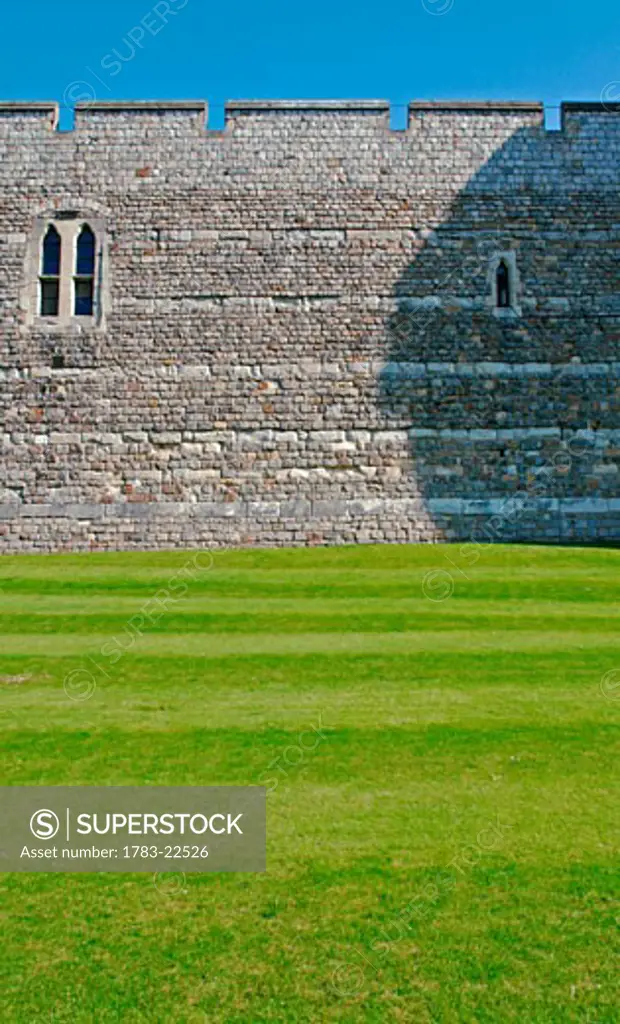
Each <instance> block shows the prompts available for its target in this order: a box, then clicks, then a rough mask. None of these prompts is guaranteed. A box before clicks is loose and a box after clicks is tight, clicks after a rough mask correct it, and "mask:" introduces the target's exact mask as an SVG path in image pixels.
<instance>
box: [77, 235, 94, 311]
mask: <svg viewBox="0 0 620 1024" xmlns="http://www.w3.org/2000/svg"><path fill="white" fill-rule="evenodd" d="M73 285H74V294H75V315H76V316H92V315H93V310H94V305H95V236H94V234H93V232H92V231H91V229H90V228H89V226H88V224H85V225H84V227H83V228H82V230H81V231H80V234H79V237H78V240H77V250H76V260H75V278H74V282H73Z"/></svg>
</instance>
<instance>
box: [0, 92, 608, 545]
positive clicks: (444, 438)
mask: <svg viewBox="0 0 620 1024" xmlns="http://www.w3.org/2000/svg"><path fill="white" fill-rule="evenodd" d="M0 114H1V116H0V256H1V258H0V415H1V419H2V426H1V432H0V550H1V551H4V552H9V551H20V550H21V551H30V550H42V551H48V550H56V549H59V550H66V549H72V548H73V549H88V548H93V549H97V548H102V549H105V548H110V549H114V548H157V547H174V546H175V545H183V546H191V545H204V544H213V545H215V546H227V545H235V544H265V545H284V544H322V543H324V544H328V543H369V542H386V541H393V542H403V541H437V540H442V539H448V540H454V539H459V538H464V539H468V538H473V539H477V540H480V541H481V542H486V541H493V540H514V539H528V538H529V539H537V540H545V541H556V542H559V541H561V542H575V543H583V542H584V541H594V540H604V541H610V540H615V541H620V474H619V473H618V463H619V459H620V280H619V279H620V272H619V264H618V252H619V251H620V198H619V197H620V164H619V162H618V153H619V151H620V111H619V110H618V109H617V107H616V106H615V105H611V104H610V105H608V107H607V108H605V107H604V106H602V105H597V104H591V105H588V104H569V105H566V106H565V109H564V115H563V130H562V131H561V132H559V133H558V132H547V131H546V130H545V128H544V126H543V123H542V111H541V109H540V106H539V105H536V104H523V103H521V104H519V103H513V104H510V103H507V104H506V103H482V102H479V103H475V104H445V103H437V104H429V103H418V104H414V105H412V108H411V111H410V119H409V127H408V128H407V130H406V131H402V132H395V131H390V128H389V109H388V106H387V104H385V103H384V102H382V101H359V102H351V103H345V102H342V101H333V102H328V101H320V102H316V103H305V104H304V103H303V102H300V101H284V102H274V103H269V102H266V101H238V102H236V103H234V104H230V105H229V107H228V110H227V123H226V129H225V131H224V132H220V133H211V132H209V131H207V130H205V128H204V108H203V105H202V104H200V103H194V102H187V103H170V104H163V105H162V104H159V105H158V104H155V103H141V104H132V103H128V104H120V103H116V104H111V105H107V106H106V105H103V104H93V105H90V106H84V107H81V108H79V109H78V111H77V114H76V127H75V129H74V131H73V132H68V133H56V132H55V131H54V128H53V126H54V120H55V110H54V106H53V105H51V104H45V103H43V104H26V105H19V104H5V105H0ZM71 211H73V212H77V214H78V215H79V216H80V217H83V218H85V219H88V218H90V219H91V220H92V223H94V224H97V225H102V226H103V227H101V231H103V232H104V235H105V237H104V238H100V239H99V241H100V242H101V243H102V245H103V244H104V243H105V244H104V248H105V260H104V263H103V267H102V274H101V278H102V285H101V288H102V303H103V305H104V307H105V309H104V313H105V315H104V316H102V317H101V319H100V321H99V322H94V320H93V319H92V318H88V322H86V321H84V322H80V321H79V318H77V319H74V320H73V321H72V322H69V323H64V322H63V323H59V324H49V323H46V322H43V321H42V319H41V318H40V317H38V316H36V315H35V314H36V313H37V310H33V309H32V308H29V302H31V298H30V297H31V295H32V294H33V283H34V284H35V286H36V275H37V273H38V263H37V259H38V257H37V253H36V252H35V254H34V257H35V258H34V262H33V254H32V252H31V246H32V239H33V232H34V231H35V225H36V224H37V223H38V224H40V223H41V220H42V219H43V220H45V219H46V218H48V219H49V218H51V217H53V216H57V215H59V214H63V213H65V214H67V215H69V213H70V212H71ZM498 252H509V253H511V254H513V255H514V260H515V266H516V268H517V271H518V289H517V290H518V294H517V296H516V300H515V304H514V309H512V310H500V311H498V310H496V309H494V308H493V303H492V289H491V283H490V266H491V263H492V259H493V254H495V253H498ZM490 261H491V262H490ZM33 274H34V281H33V280H32V279H31V277H32V275H33ZM35 291H36V287H35Z"/></svg>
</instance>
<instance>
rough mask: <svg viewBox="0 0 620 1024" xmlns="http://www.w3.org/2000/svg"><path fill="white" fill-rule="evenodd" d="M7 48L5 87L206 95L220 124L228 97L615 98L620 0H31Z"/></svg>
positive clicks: (49, 92)
mask: <svg viewBox="0 0 620 1024" xmlns="http://www.w3.org/2000/svg"><path fill="white" fill-rule="evenodd" d="M0 46H1V52H0V56H1V60H0V97H1V98H4V99H50V100H58V101H60V102H63V103H64V104H65V105H67V106H68V107H70V106H71V105H72V103H73V102H75V100H78V99H81V98H84V99H177V98H186V99H196V98H198V99H203V98H204V99H206V100H208V101H209V102H210V103H211V104H212V105H213V121H212V124H213V126H214V127H217V125H218V123H219V121H220V120H221V116H222V112H221V105H222V104H223V103H224V101H225V100H226V99H241V98H244V99H247V98H257V99H259V98H273V99H276V98H299V97H308V98H339V97H342V98H368V97H373V98H378V99H388V100H390V101H391V102H392V103H394V104H406V103H407V102H408V101H409V100H411V99H434V98H439V99H441V98H463V99H468V98H489V99H492V98H496V99H501V98H505V99H541V100H544V101H545V102H546V103H547V104H549V105H550V106H552V105H555V104H557V103H559V102H560V101H561V100H562V99H599V98H600V96H601V92H602V91H603V90H604V89H605V88H606V87H607V88H608V91H607V98H614V99H620V4H619V3H618V0H591V2H590V3H589V4H588V3H585V2H583V0H581V2H577V0H546V2H545V0H515V2H512V3H506V2H503V3H501V2H500V3H498V2H492V0H408V2H407V3H402V2H399V0H388V2H387V3H385V4H383V5H381V4H377V3H369V2H364V0H357V2H356V3H352V2H349V0H346V2H340V3H339V2H338V0H336V2H334V0H331V2H327V0H313V2H307V0H298V2H297V3H291V2H288V3H284V2H281V0H270V2H269V3H261V2H260V0H255V2H246V0H237V2H236V3H235V4H232V5H228V4H225V3H223V4H218V5H214V4H209V3H205V2H204V0H159V2H157V0H154V2H153V3H151V2H150V0H105V3H93V4H91V5H89V4H86V3H84V2H83V0H80V2H79V3H78V2H77V0H63V2H61V3H56V4H54V3H50V2H49V0H23V2H22V4H21V5H20V6H18V5H13V4H8V5H6V6H5V9H4V11H3V17H2V35H1V42H0ZM611 83H616V84H615V85H613V86H611ZM67 118H69V122H70V113H68V112H66V113H65V115H64V117H63V121H64V124H65V126H66V125H67ZM211 120H212V119H211V118H210V121H211Z"/></svg>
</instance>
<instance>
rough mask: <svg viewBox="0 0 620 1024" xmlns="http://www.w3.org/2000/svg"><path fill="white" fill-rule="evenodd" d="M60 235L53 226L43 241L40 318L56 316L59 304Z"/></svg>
mask: <svg viewBox="0 0 620 1024" xmlns="http://www.w3.org/2000/svg"><path fill="white" fill-rule="evenodd" d="M60 256H61V243H60V235H59V234H58V232H57V230H56V228H55V227H54V225H53V224H52V225H50V227H49V228H48V229H47V232H46V235H45V238H44V239H43V253H42V259H41V276H40V279H39V284H40V295H41V300H40V302H41V316H58V306H59V302H60Z"/></svg>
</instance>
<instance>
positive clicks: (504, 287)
mask: <svg viewBox="0 0 620 1024" xmlns="http://www.w3.org/2000/svg"><path fill="white" fill-rule="evenodd" d="M497 305H498V306H499V307H500V309H508V308H509V307H510V274H509V271H508V267H507V266H506V264H505V262H504V260H502V261H501V263H500V265H499V267H498V268H497Z"/></svg>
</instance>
